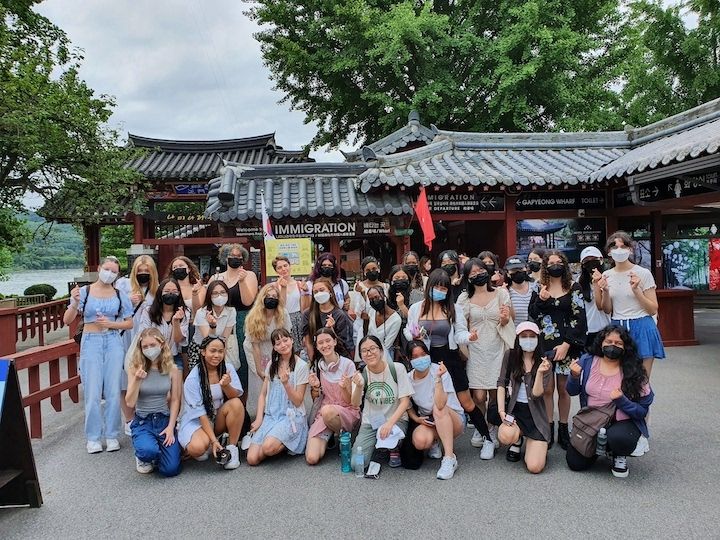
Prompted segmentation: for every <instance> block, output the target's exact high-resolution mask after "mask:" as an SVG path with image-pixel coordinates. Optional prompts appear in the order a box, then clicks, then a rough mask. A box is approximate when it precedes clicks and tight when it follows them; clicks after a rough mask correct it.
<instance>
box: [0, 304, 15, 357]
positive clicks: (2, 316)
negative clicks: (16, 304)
mask: <svg viewBox="0 0 720 540" xmlns="http://www.w3.org/2000/svg"><path fill="white" fill-rule="evenodd" d="M17 313H18V310H17V308H2V309H0V356H7V355H9V354H14V353H16V352H17V332H18V324H17Z"/></svg>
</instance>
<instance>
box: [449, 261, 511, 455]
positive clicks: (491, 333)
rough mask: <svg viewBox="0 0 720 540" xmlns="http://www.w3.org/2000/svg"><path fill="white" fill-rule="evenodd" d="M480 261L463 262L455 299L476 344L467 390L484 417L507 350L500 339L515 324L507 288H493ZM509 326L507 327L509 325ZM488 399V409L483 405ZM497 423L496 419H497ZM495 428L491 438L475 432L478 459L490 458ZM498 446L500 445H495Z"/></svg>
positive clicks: (470, 346)
mask: <svg viewBox="0 0 720 540" xmlns="http://www.w3.org/2000/svg"><path fill="white" fill-rule="evenodd" d="M490 270H492V268H491V269H488V267H487V265H486V264H485V263H483V262H482V261H481V260H480V259H470V260H468V261H467V262H466V263H465V269H464V272H463V274H464V275H465V276H466V278H467V281H468V283H467V291H466V292H464V293H462V294H461V295H460V298H458V302H457V303H458V306H460V307H461V308H462V311H463V317H464V318H465V320H467V321H468V328H470V329H472V330H474V331H475V332H476V333H477V336H478V339H477V341H472V342H470V343H469V344H468V361H467V364H466V371H467V378H468V381H469V386H470V391H471V392H472V397H473V400H474V401H475V403H476V404H477V406H478V407H479V408H480V410H481V411H482V413H483V414H485V413H486V411H487V408H488V407H490V406H492V405H495V404H496V403H497V380H498V377H499V376H500V367H501V365H502V361H503V355H504V354H505V351H506V350H507V348H508V345H507V344H506V339H508V340H509V341H510V342H511V343H512V340H510V338H505V339H504V338H503V335H507V332H510V334H511V335H512V336H514V335H515V333H514V324H513V322H512V319H511V318H510V295H509V294H508V292H507V289H505V288H503V287H500V288H494V287H493V286H492V285H491V283H490V279H491V276H492V275H493V273H491V272H490ZM508 325H509V326H508ZM486 400H487V406H486V404H485V402H486ZM496 422H497V420H496ZM497 429H498V428H497V426H491V427H490V437H489V438H483V436H482V435H481V434H480V432H479V431H477V430H476V431H475V433H474V434H473V436H472V438H471V440H470V442H471V444H472V445H473V446H475V447H476V448H482V450H481V451H480V458H481V459H492V458H493V457H494V455H495V446H496V442H497ZM498 446H499V444H498Z"/></svg>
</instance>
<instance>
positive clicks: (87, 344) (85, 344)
mask: <svg viewBox="0 0 720 540" xmlns="http://www.w3.org/2000/svg"><path fill="white" fill-rule="evenodd" d="M124 359H125V349H124V347H123V342H122V338H121V337H120V333H119V332H118V331H117V330H108V331H107V332H92V333H90V332H85V333H83V337H82V341H81V343H80V380H81V381H82V385H83V401H84V404H85V438H86V439H87V440H88V441H93V442H100V439H101V438H102V436H103V432H104V434H105V438H106V439H117V438H118V437H119V436H120V385H121V381H122V371H123V361H124ZM103 398H105V410H104V411H102V410H101V406H100V401H101V400H102V399H103ZM103 420H104V422H103ZM103 424H104V425H103Z"/></svg>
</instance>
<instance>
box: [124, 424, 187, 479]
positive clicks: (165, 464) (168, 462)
mask: <svg viewBox="0 0 720 540" xmlns="http://www.w3.org/2000/svg"><path fill="white" fill-rule="evenodd" d="M168 420H170V418H169V417H167V416H166V417H164V418H158V419H157V420H156V422H157V423H156V425H155V433H156V441H157V445H158V454H159V456H158V458H157V460H158V472H159V473H160V475H161V476H165V477H170V476H177V475H178V474H179V473H180V462H181V458H180V454H181V452H180V443H179V442H178V440H177V434H175V440H174V441H173V443H172V444H171V445H170V446H165V444H164V439H163V437H162V436H160V433H161V432H162V431H163V430H164V429H165V428H167V426H168ZM133 435H135V433H133Z"/></svg>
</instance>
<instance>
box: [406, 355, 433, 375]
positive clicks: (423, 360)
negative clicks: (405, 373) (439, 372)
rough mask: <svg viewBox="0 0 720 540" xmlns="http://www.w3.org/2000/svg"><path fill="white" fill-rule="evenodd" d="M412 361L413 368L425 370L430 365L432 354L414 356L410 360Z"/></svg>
mask: <svg viewBox="0 0 720 540" xmlns="http://www.w3.org/2000/svg"><path fill="white" fill-rule="evenodd" d="M410 363H411V364H412V367H413V369H415V370H417V371H425V370H427V369H428V368H429V367H430V363H431V360H430V355H428V354H426V355H425V356H420V357H419V358H413V359H412V360H410Z"/></svg>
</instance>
